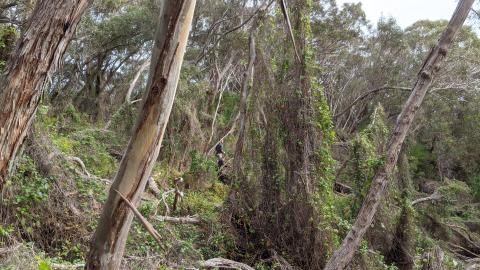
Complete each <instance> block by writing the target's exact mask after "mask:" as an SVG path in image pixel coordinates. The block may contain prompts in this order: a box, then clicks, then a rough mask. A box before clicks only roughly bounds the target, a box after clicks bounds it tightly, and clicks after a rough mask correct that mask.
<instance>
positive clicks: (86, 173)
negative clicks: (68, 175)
mask: <svg viewBox="0 0 480 270" xmlns="http://www.w3.org/2000/svg"><path fill="white" fill-rule="evenodd" d="M65 159H66V160H69V161H74V162H76V163H77V164H78V165H80V168H82V171H81V172H79V171H77V170H75V171H76V173H77V174H79V175H82V176H84V177H85V178H88V179H94V180H100V181H102V182H105V183H107V184H111V183H112V181H111V180H110V179H105V178H101V177H98V176H96V175H93V174H91V173H90V172H89V171H88V170H87V167H86V166H85V163H84V162H83V160H82V159H80V158H79V157H74V156H66V157H65Z"/></svg>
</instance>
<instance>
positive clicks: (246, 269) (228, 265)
mask: <svg viewBox="0 0 480 270" xmlns="http://www.w3.org/2000/svg"><path fill="white" fill-rule="evenodd" d="M200 268H205V269H213V268H221V269H240V270H254V269H253V268H252V267H250V266H248V265H246V264H244V263H240V262H236V261H232V260H228V259H224V258H213V259H210V260H206V261H204V262H201V263H200Z"/></svg>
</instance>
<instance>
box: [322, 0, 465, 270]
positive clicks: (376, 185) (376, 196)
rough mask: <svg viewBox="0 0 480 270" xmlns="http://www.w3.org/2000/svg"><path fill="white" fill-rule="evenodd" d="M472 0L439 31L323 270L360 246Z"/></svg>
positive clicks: (336, 269) (337, 268)
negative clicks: (383, 151)
mask: <svg viewBox="0 0 480 270" xmlns="http://www.w3.org/2000/svg"><path fill="white" fill-rule="evenodd" d="M473 2H474V0H460V1H459V3H458V5H457V8H456V10H455V12H454V14H453V16H452V18H451V19H450V22H449V23H448V25H447V27H446V28H445V30H444V32H443V33H442V35H441V37H440V39H439V40H438V43H437V45H436V46H435V47H434V48H433V49H432V51H431V52H430V54H429V55H428V57H427V58H426V60H425V62H424V63H423V66H422V68H421V69H420V72H419V73H418V78H417V81H416V82H415V84H414V86H413V89H412V93H411V94H410V97H409V98H408V100H407V102H406V103H405V105H404V107H403V109H402V112H401V113H400V115H399V116H398V119H397V123H396V126H395V129H394V130H393V133H392V135H391V137H390V140H389V143H388V148H387V154H386V160H385V164H384V165H383V166H382V167H381V168H380V169H379V170H378V171H377V172H376V174H375V176H374V178H373V180H372V184H371V187H370V190H369V192H368V194H367V196H366V197H365V200H364V201H363V205H362V208H361V209H360V212H359V213H358V216H357V218H356V220H355V223H354V224H353V226H352V229H351V230H350V232H349V233H348V234H347V236H346V237H345V238H344V239H343V242H342V245H341V246H340V247H339V248H338V249H337V250H336V251H335V253H334V254H333V256H332V257H331V258H330V260H329V261H328V262H327V265H326V266H325V268H324V270H342V269H344V268H345V267H346V266H347V265H348V264H349V263H350V261H351V260H352V258H353V256H354V255H355V251H356V250H357V248H358V246H359V245H360V241H361V240H362V238H363V235H364V234H365V232H366V231H367V229H368V227H370V225H371V224H372V221H373V217H374V215H375V213H376V211H377V208H378V204H379V203H380V199H381V197H382V195H383V193H384V192H385V188H386V186H387V183H388V179H387V178H388V177H389V176H390V175H391V174H392V172H393V169H394V168H395V165H396V163H397V159H398V155H399V152H400V149H401V147H402V144H403V141H404V140H405V137H406V135H407V132H408V130H409V129H410V126H411V124H412V122H413V119H414V117H415V113H416V112H417V110H418V108H419V107H420V105H421V104H422V101H423V99H424V97H425V94H426V93H427V90H428V88H429V87H430V85H431V84H432V80H433V78H434V77H435V75H436V74H437V73H438V71H439V70H440V66H439V64H440V62H441V61H442V60H443V59H444V58H445V56H446V54H447V51H448V49H449V48H450V46H451V44H452V42H453V40H454V38H455V36H456V35H457V33H458V32H459V30H460V29H461V27H462V25H463V23H464V22H465V19H466V18H467V16H468V13H469V11H470V9H471V7H472V5H473Z"/></svg>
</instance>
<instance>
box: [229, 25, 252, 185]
mask: <svg viewBox="0 0 480 270" xmlns="http://www.w3.org/2000/svg"><path fill="white" fill-rule="evenodd" d="M255 28H256V22H254V26H253V27H252V29H250V37H249V39H248V40H249V52H250V57H249V60H248V66H247V70H246V71H245V78H244V80H243V85H242V93H241V95H240V108H239V111H240V117H239V121H238V138H237V143H236V145H235V153H234V156H233V171H234V172H235V174H236V175H237V176H239V175H240V173H241V167H242V155H243V142H244V140H245V122H246V119H247V98H248V90H249V88H250V87H251V84H252V79H253V69H254V62H255V57H256V55H255Z"/></svg>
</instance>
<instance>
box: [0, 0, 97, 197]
mask: <svg viewBox="0 0 480 270" xmlns="http://www.w3.org/2000/svg"><path fill="white" fill-rule="evenodd" d="M90 2H91V1H90V0H39V1H37V4H36V6H35V9H34V11H33V13H32V15H31V17H30V20H29V22H28V24H27V26H26V28H25V32H24V33H23V35H22V36H21V37H20V39H19V40H18V43H17V47H16V49H15V52H14V53H13V55H12V57H11V60H10V61H9V62H8V64H7V67H6V69H5V72H4V74H3V75H2V76H1V77H0V189H1V188H2V186H3V183H4V181H5V178H6V177H7V176H8V172H9V169H10V167H11V165H12V164H13V161H14V160H15V156H16V154H17V152H18V149H19V148H20V145H21V144H22V142H23V140H24V138H25V135H26V133H27V130H28V128H29V126H30V124H31V123H32V120H33V119H34V117H35V111H36V110H37V107H38V103H39V101H40V97H41V96H42V93H43V89H44V86H45V85H46V83H47V82H48V81H49V79H50V76H51V75H52V74H53V72H55V70H56V69H57V68H58V66H59V64H60V61H61V60H62V57H63V54H64V53H65V50H66V49H67V46H68V44H69V43H70V40H71V39H72V36H73V34H74V33H75V29H76V28H77V25H78V22H79V21H80V17H81V16H82V14H83V12H84V11H85V9H86V8H87V7H88V6H89V4H90Z"/></svg>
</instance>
